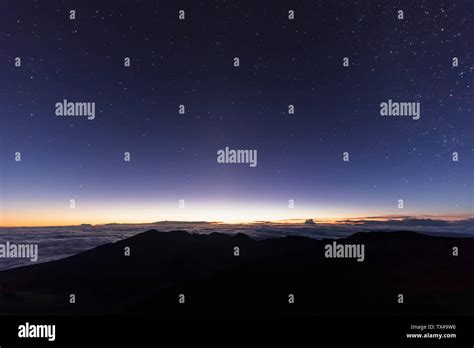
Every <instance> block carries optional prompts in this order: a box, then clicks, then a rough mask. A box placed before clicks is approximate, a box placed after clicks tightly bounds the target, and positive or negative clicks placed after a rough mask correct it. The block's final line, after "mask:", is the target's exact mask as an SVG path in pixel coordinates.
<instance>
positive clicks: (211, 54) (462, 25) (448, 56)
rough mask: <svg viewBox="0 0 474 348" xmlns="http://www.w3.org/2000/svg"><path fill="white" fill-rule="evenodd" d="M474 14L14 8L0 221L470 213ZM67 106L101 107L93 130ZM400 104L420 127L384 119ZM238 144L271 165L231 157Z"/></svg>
mask: <svg viewBox="0 0 474 348" xmlns="http://www.w3.org/2000/svg"><path fill="white" fill-rule="evenodd" d="M181 9H183V10H185V20H180V19H179V18H178V11H179V10H181ZM70 10H75V11H76V19H74V20H71V19H70V18H69V15H70V13H69V11H70ZM289 10H294V11H295V19H294V20H290V19H289V18H288V11H289ZM399 10H403V13H404V18H403V19H398V11H399ZM473 13H474V3H473V2H472V1H467V0H466V1H452V2H451V1H446V2H445V1H402V2H399V1H372V2H371V4H369V3H368V2H367V1H337V2H336V1H275V0H271V1H270V0H268V1H255V0H254V1H237V0H236V1H191V0H189V1H158V0H156V1H128V2H124V1H26V0H19V1H13V0H11V1H2V2H1V4H0V135H1V142H0V146H1V147H0V149H1V154H0V155H1V157H0V175H1V179H0V183H1V190H2V191H1V197H2V199H1V204H2V206H1V210H0V212H1V213H2V214H1V215H0V225H3V226H14V225H51V224H80V223H106V222H150V221H158V220H166V219H168V220H213V221H250V220H279V219H291V218H315V219H319V218H321V219H323V218H335V217H341V218H342V217H367V216H383V215H390V214H403V215H411V216H426V215H441V216H444V217H446V216H458V215H459V216H465V215H468V214H472V211H473V191H472V189H473V171H474V158H473V155H474V139H473V138H474V136H473V134H474V126H473V110H472V108H473V100H474V98H473V97H474V93H473V88H472V87H473V86H472V85H473V73H474V71H473V69H474V57H473V45H474V44H473V38H474V25H473ZM16 57H20V58H21V67H16V66H15V58H16ZM125 57H130V59H131V66H130V67H124V58H125ZM235 57H238V58H239V59H240V66H239V67H234V58H235ZM344 57H348V58H349V62H350V63H349V66H348V67H344V66H343V58H344ZM453 57H457V58H458V60H459V66H457V67H453ZM64 99H67V100H68V101H73V102H75V101H78V102H79V101H80V102H82V101H84V102H95V104H96V106H95V107H96V115H95V119H94V120H88V119H87V118H86V117H58V116H56V115H55V104H56V103H57V102H62V101H63V100H64ZM389 99H391V100H393V101H400V102H420V107H421V116H420V119H419V120H413V119H412V118H411V117H383V116H381V115H380V103H382V102H387V101H388V100H389ZM180 104H183V105H185V108H186V113H185V114H184V115H182V114H179V112H178V107H179V105H180ZM290 104H292V105H294V108H295V113H294V114H289V113H288V105H290ZM226 146H227V147H229V148H231V149H255V150H257V151H258V165H257V166H256V167H255V168H252V167H250V166H249V165H247V164H219V163H217V160H216V158H217V155H216V153H217V151H218V150H219V149H224V148H225V147H226ZM17 152H20V153H21V161H15V153H17ZM124 152H130V154H131V161H130V162H126V161H124ZM343 152H348V153H349V156H350V157H349V158H350V160H349V161H348V162H346V161H343ZM453 152H457V153H458V154H459V160H458V161H457V162H456V161H453V159H452V154H453ZM71 199H74V200H75V202H76V207H75V209H70V200H71ZM180 199H183V200H184V202H185V207H184V208H180V207H179V200H180ZM291 199H292V200H294V208H289V206H288V201H289V200H291ZM399 199H403V201H404V208H403V209H399V208H398V206H397V204H398V203H397V202H398V200H399Z"/></svg>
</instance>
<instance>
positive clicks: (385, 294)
mask: <svg viewBox="0 0 474 348" xmlns="http://www.w3.org/2000/svg"><path fill="white" fill-rule="evenodd" d="M333 241H334V240H333V239H324V240H315V239H311V238H306V237H299V236H288V237H282V238H275V239H264V240H254V239H252V238H250V237H248V236H247V235H245V234H236V235H233V236H232V235H228V234H221V233H211V234H208V235H204V234H190V233H187V232H185V231H172V232H158V231H156V230H150V231H147V232H144V233H141V234H138V235H135V236H133V237H131V238H127V239H124V240H121V241H118V242H116V243H111V244H105V245H102V246H99V247H97V248H94V249H92V250H89V251H86V252H83V253H81V254H78V255H74V256H71V257H68V258H65V259H61V260H57V261H52V262H47V263H42V264H37V265H33V266H27V267H21V268H14V269H9V270H6V271H3V272H0V311H1V312H2V313H4V314H19V315H20V314H44V315H47V314H60V315H70V314H130V315H135V314H136V315H142V316H143V315H144V316H153V317H154V318H166V319H168V318H214V319H215V318H220V317H224V318H225V317H230V318H267V317H271V318H278V317H282V318H283V317H307V316H316V315H339V314H347V315H353V314H355V315H360V314H366V315H378V314H384V315H387V314H389V315H392V314H393V315H403V314H424V315H459V314H473V313H474V267H473V266H474V239H470V238H448V237H434V236H428V235H423V234H418V233H414V232H404V231H401V232H367V233H356V234H354V235H352V236H350V237H348V238H343V239H337V240H336V242H337V243H339V244H364V246H365V260H364V262H357V260H356V259H347V258H345V259H343V258H326V257H325V245H326V244H330V243H333ZM236 247H237V248H238V249H236ZM453 247H457V248H458V249H459V256H453ZM128 250H129V252H130V254H129V256H126V255H125V254H126V251H128ZM236 250H238V254H239V255H238V256H235V255H236ZM71 294H74V295H75V303H73V304H72V303H70V295H71ZM180 294H183V295H184V299H185V303H184V304H183V303H180V302H179V295H180ZM290 294H292V295H293V296H294V303H291V304H290V303H289V301H288V300H289V295H290ZM399 294H403V298H404V303H403V304H399V303H398V301H397V300H398V295H399Z"/></svg>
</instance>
